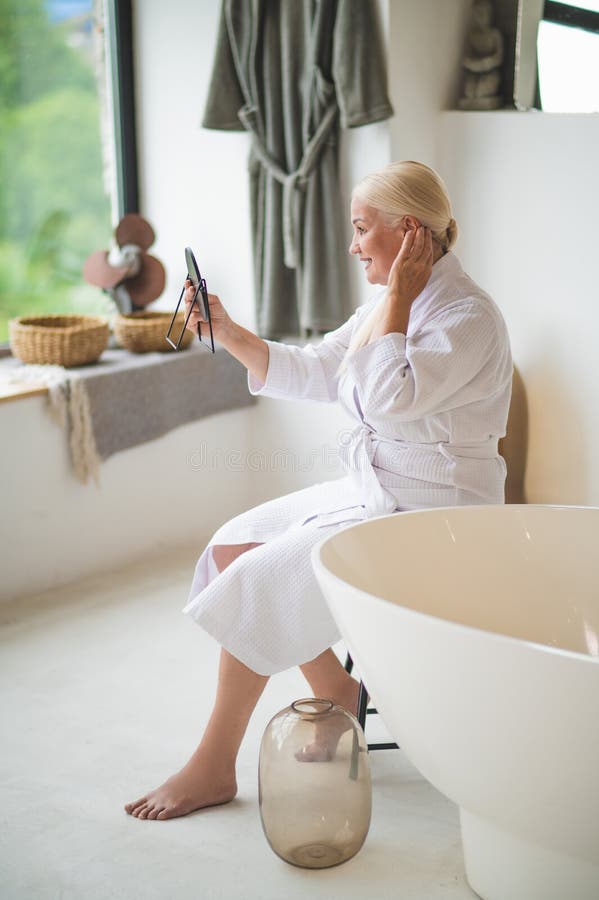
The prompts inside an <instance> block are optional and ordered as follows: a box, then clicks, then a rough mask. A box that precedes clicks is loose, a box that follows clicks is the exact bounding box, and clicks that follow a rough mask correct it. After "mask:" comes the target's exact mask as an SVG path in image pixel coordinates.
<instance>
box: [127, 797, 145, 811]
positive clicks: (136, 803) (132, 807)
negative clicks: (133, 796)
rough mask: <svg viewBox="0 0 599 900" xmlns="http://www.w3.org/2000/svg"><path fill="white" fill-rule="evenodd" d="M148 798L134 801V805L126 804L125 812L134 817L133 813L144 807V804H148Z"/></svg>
mask: <svg viewBox="0 0 599 900" xmlns="http://www.w3.org/2000/svg"><path fill="white" fill-rule="evenodd" d="M147 799H148V798H147V797H140V798H139V800H134V801H133V803H126V804H125V811H126V812H128V813H129V815H133V811H134V810H136V809H139V807H140V806H143V805H144V803H146V802H147Z"/></svg>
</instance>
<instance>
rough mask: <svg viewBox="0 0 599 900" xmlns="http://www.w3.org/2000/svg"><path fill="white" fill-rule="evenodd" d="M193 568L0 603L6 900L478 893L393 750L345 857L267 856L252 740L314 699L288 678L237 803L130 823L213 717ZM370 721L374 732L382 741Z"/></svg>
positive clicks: (166, 566) (381, 756) (177, 562)
mask: <svg viewBox="0 0 599 900" xmlns="http://www.w3.org/2000/svg"><path fill="white" fill-rule="evenodd" d="M194 561H195V553H194V552H192V551H191V550H185V549H181V550H179V551H177V552H176V553H171V554H169V556H168V557H166V558H162V559H161V558H152V559H148V560H147V561H145V562H143V563H138V564H135V565H131V566H129V567H127V568H126V569H124V570H121V571H118V572H113V573H108V574H106V575H103V576H101V577H95V578H91V579H88V580H85V581H81V582H79V583H78V584H75V585H72V586H69V587H68V588H62V589H60V590H52V591H48V592H46V593H44V594H39V595H36V596H34V597H30V598H28V599H26V600H21V601H19V602H16V603H11V604H5V605H3V606H2V607H0V625H1V627H0V642H1V648H0V660H1V662H0V667H1V678H0V685H1V687H0V697H1V700H0V716H1V721H2V754H1V767H2V771H1V783H2V803H1V805H0V815H1V819H2V822H1V826H0V896H2V898H3V900H17V898H19V900H22V898H27V900H29V898H31V900H84V898H85V900H107V898H110V900H137V898H139V900H142V898H143V900H154V898H169V900H179V898H181V900H187V898H190V900H191V898H194V900H198V898H201V900H221V898H222V900H224V898H244V900H253V898H260V900H262V898H264V900H267V898H272V900H282V898H285V900H294V898H298V900H299V898H302V900H305V898H306V897H310V900H319V898H322V900H325V898H326V900H330V898H336V897H339V898H343V900H352V898H360V900H364V898H366V900H376V898H381V900H383V898H402V900H435V898H437V897H438V898H444V900H450V898H451V900H453V898H456V900H457V898H473V897H476V895H475V894H474V893H473V892H472V891H471V890H470V888H469V887H468V885H467V883H466V881H465V877H464V867H463V859H462V850H461V843H460V833H459V826H458V816H457V809H456V807H455V806H454V805H453V804H452V803H450V802H449V801H448V800H446V799H445V798H444V797H443V796H442V795H441V794H439V793H438V792H437V791H436V790H435V789H434V788H432V787H431V786H430V785H429V784H428V783H427V782H426V781H425V780H424V779H423V778H422V777H421V776H420V775H419V774H418V772H417V771H416V770H415V769H414V768H413V766H412V765H411V764H410V763H409V762H408V761H407V760H406V758H405V756H404V755H403V753H402V752H401V751H382V752H378V753H373V754H371V756H370V760H371V769H372V781H373V818H372V825H371V829H370V832H369V835H368V838H367V840H366V843H365V845H364V847H363V848H362V850H361V851H360V852H359V853H358V854H357V855H356V856H355V857H354V858H353V859H352V860H350V861H349V862H347V863H345V864H344V865H341V866H338V867H336V868H333V869H326V870H321V871H311V870H305V869H299V868H294V867H293V866H290V865H287V864H286V863H284V862H283V861H281V860H280V859H279V858H278V857H276V856H275V855H274V853H273V852H272V851H271V850H270V848H269V846H268V844H267V842H266V839H265V838H264V835H263V833H262V828H261V824H260V815H259V810H258V796H257V795H258V787H257V764H258V749H259V742H260V737H261V735H262V732H263V730H264V728H265V727H266V724H267V722H268V721H269V719H270V718H271V717H272V716H273V715H274V714H275V713H276V712H277V711H278V710H279V709H282V708H283V707H285V706H287V705H288V704H289V703H290V702H291V701H292V700H293V699H295V698H297V697H302V696H306V693H307V690H306V685H305V682H304V680H303V678H302V676H301V674H300V673H299V671H298V670H295V671H290V672H286V673H284V674H282V675H279V676H277V677H276V678H274V679H272V680H271V681H270V683H269V685H268V687H267V689H266V691H265V693H264V695H263V697H262V699H261V701H260V703H259V706H258V708H257V709H256V712H255V714H254V717H253V719H252V722H251V724H250V728H249V730H248V733H247V736H246V739H245V741H244V743H243V745H242V749H241V753H240V757H239V771H238V781H239V795H238V798H237V799H236V800H235V801H234V802H233V803H231V804H229V805H228V806H224V807H216V808H213V809H210V810H204V811H200V812H197V813H194V814H192V815H190V816H188V817H186V818H182V819H172V820H169V821H166V822H156V821H141V820H138V819H134V818H132V817H130V816H127V815H126V813H125V812H124V811H123V804H124V803H125V802H126V801H128V800H132V799H134V798H136V797H138V796H139V795H140V794H142V793H143V792H144V791H145V790H147V789H149V788H152V787H155V786H156V785H158V784H160V783H161V782H162V781H164V779H165V778H166V777H167V776H168V775H170V774H171V773H172V772H174V771H175V770H176V769H178V768H180V766H181V765H182V764H183V763H184V762H185V760H186V759H187V757H188V755H189V754H190V752H191V750H192V749H193V747H194V746H195V745H196V743H197V741H198V738H199V736H200V734H201V732H202V727H203V723H204V722H205V721H206V719H207V717H208V714H209V710H210V706H211V702H212V697H213V689H214V684H215V672H216V664H217V659H218V647H217V646H216V645H215V643H214V642H213V641H212V640H211V639H210V638H209V637H208V636H207V635H206V634H204V632H202V631H201V629H200V628H199V627H198V626H197V625H196V624H195V623H194V622H193V621H192V620H190V619H189V618H187V617H186V616H183V615H181V613H180V610H181V607H182V606H183V604H184V602H185V600H186V597H187V590H188V587H189V583H190V579H191V574H192V571H193V563H194ZM339 652H340V653H341V652H342V648H341V647H340V648H339ZM377 719H378V717H369V737H370V739H373V738H376V737H378V736H379V735H380V736H382V735H383V734H384V730H383V729H382V725H381V724H380V722H378V723H377V722H376V720H377ZM373 720H375V721H373Z"/></svg>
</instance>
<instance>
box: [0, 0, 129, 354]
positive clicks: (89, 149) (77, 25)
mask: <svg viewBox="0 0 599 900" xmlns="http://www.w3.org/2000/svg"><path fill="white" fill-rule="evenodd" d="M106 6H108V10H109V12H110V13H111V14H112V15H113V16H115V17H116V21H117V29H116V30H117V31H118V24H119V16H120V15H121V13H122V10H123V9H125V10H126V12H127V13H128V15H129V26H130V4H129V3H119V2H118V0H112V2H111V3H110V4H108V3H106V4H105V2H104V0H0V343H1V342H3V341H6V340H7V339H8V320H9V319H10V318H12V317H13V316H20V315H28V314H30V315H39V314H44V313H60V312H64V313H69V312H70V313H73V312H78V313H102V314H107V313H110V312H111V311H112V310H113V306H112V301H111V300H110V299H109V298H108V297H107V296H104V295H102V294H100V293H99V291H98V289H97V288H93V287H91V286H89V285H87V284H86V283H85V282H84V281H83V278H82V274H81V271H82V266H83V262H84V261H85V259H86V257H87V256H88V255H89V254H90V253H91V252H93V251H94V250H98V249H101V248H103V247H106V248H108V246H109V244H110V240H111V236H112V224H113V215H112V211H113V207H114V211H115V216H114V218H116V212H117V210H116V207H117V184H116V182H117V178H116V175H117V174H118V175H120V174H121V173H120V159H121V157H122V154H120V155H119V162H118V164H117V163H115V152H114V139H113V136H114V132H115V129H114V128H113V125H112V114H110V115H109V110H111V109H112V108H113V100H112V98H111V96H110V92H109V90H108V78H107V71H109V70H110V66H107V65H106V56H107V54H106V50H105V48H106V40H105V28H108V25H107V24H106V23H107V16H106V13H105V7H106ZM119 7H120V8H121V9H119ZM129 39H130V33H129ZM118 105H119V103H118V97H117V99H116V100H115V101H114V106H115V107H118ZM131 121H132V120H131ZM116 130H117V132H118V131H119V129H118V128H117V129H116ZM120 136H121V135H120V133H119V137H120ZM120 149H121V150H122V148H120ZM118 187H119V193H120V196H119V198H118V199H119V200H120V203H118V205H119V206H120V207H121V209H120V210H119V211H123V209H122V207H123V202H122V191H123V185H122V178H121V179H120V180H119V185H118ZM128 206H129V209H127V210H126V211H133V210H132V208H131V201H130V202H129V203H128Z"/></svg>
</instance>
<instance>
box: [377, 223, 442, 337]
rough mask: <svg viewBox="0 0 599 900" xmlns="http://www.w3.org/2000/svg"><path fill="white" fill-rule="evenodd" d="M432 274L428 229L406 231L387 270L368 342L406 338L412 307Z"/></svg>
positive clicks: (431, 244)
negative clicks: (380, 304) (393, 336)
mask: <svg viewBox="0 0 599 900" xmlns="http://www.w3.org/2000/svg"><path fill="white" fill-rule="evenodd" d="M432 271H433V238H432V234H431V232H430V229H428V228H425V227H424V226H423V225H420V226H419V228H416V229H414V228H411V229H409V230H408V231H406V233H405V234H404V237H403V241H402V244H401V247H400V249H399V253H398V254H397V256H396V257H395V259H394V260H393V263H392V265H391V269H390V270H389V278H388V279H387V295H386V297H385V305H384V308H383V314H382V316H381V318H380V319H379V321H378V322H377V324H376V325H375V327H374V329H373V331H372V334H371V336H370V341H374V340H376V339H377V338H379V337H382V336H383V335H384V334H392V333H397V334H407V331H408V321H409V319H410V310H411V308H412V303H413V302H414V300H415V299H416V297H417V296H418V294H420V293H421V291H423V290H424V288H425V287H426V284H427V282H428V280H429V278H430V277H431V273H432Z"/></svg>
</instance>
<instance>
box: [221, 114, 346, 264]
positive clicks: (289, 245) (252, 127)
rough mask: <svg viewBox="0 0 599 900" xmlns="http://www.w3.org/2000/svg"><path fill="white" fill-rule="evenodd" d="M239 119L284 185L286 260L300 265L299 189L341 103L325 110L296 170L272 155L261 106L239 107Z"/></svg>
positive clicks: (259, 155) (257, 152)
mask: <svg viewBox="0 0 599 900" xmlns="http://www.w3.org/2000/svg"><path fill="white" fill-rule="evenodd" d="M237 115H238V116H239V119H240V121H241V123H242V125H243V127H244V128H245V129H246V131H249V132H250V134H251V136H252V149H253V151H254V153H255V155H256V157H257V158H258V159H259V160H260V162H261V163H262V165H263V166H264V168H265V169H266V170H267V171H268V172H270V174H271V175H272V176H273V177H274V178H276V180H277V181H278V182H279V183H280V184H282V185H283V248H284V260H285V265H286V266H287V268H288V269H295V268H297V266H298V263H299V259H298V243H299V240H300V227H299V215H298V211H297V200H298V195H297V191H298V190H301V189H302V188H303V187H304V185H305V183H306V181H307V179H308V178H309V176H310V175H311V174H312V172H313V171H314V169H315V168H316V165H317V163H318V159H319V156H320V153H321V151H322V148H323V146H324V144H325V142H326V139H327V137H328V135H329V132H330V131H331V130H332V128H333V126H334V124H335V118H336V116H337V104H336V103H335V102H332V103H331V104H330V105H329V106H328V107H327V108H326V109H325V111H324V113H323V116H322V119H321V121H320V124H319V126H318V128H317V129H316V131H315V132H314V135H313V137H311V138H310V140H309V141H308V143H307V145H306V149H305V150H304V154H303V156H302V158H301V161H300V164H299V166H298V167H297V169H295V171H294V172H286V171H285V170H284V169H283V168H281V166H280V165H279V164H278V163H277V162H276V160H275V159H273V157H272V156H271V155H270V153H269V152H268V150H267V149H266V147H265V146H264V143H263V141H262V138H261V136H260V132H259V127H258V116H257V110H256V108H255V107H253V106H244V107H243V108H242V109H240V110H239V112H238V114H237Z"/></svg>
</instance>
